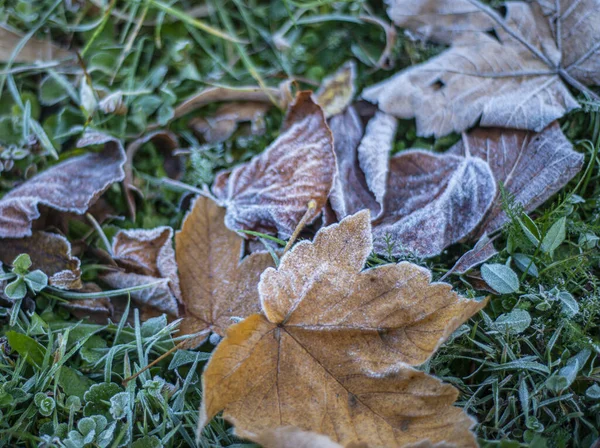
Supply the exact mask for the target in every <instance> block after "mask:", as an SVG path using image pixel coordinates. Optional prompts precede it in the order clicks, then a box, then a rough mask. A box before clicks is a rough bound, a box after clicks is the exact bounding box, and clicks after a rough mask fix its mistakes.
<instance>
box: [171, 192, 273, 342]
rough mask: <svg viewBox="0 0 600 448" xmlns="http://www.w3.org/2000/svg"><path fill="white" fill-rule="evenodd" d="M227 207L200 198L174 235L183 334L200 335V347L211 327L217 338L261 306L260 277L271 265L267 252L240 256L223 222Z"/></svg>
mask: <svg viewBox="0 0 600 448" xmlns="http://www.w3.org/2000/svg"><path fill="white" fill-rule="evenodd" d="M224 218H225V209H223V208H221V207H219V206H218V205H217V204H215V203H214V202H213V201H212V200H210V199H208V198H205V197H202V196H200V197H199V198H198V199H197V200H196V202H195V203H194V205H193V207H192V210H191V211H190V212H189V213H188V215H187V216H186V218H185V220H184V222H183V225H182V227H181V231H180V232H178V233H177V236H176V239H175V241H176V254H177V264H178V265H179V280H180V282H181V293H182V300H183V303H184V305H185V315H184V319H183V322H182V323H181V327H180V329H181V332H182V333H184V334H194V333H200V335H199V336H198V337H197V338H194V339H192V340H191V341H190V345H198V344H199V343H200V342H202V341H203V340H204V339H206V337H207V336H208V332H209V331H213V332H215V333H217V334H218V335H220V336H224V335H225V330H226V329H227V327H229V325H231V324H233V322H234V320H233V319H234V318H239V319H243V318H245V317H247V316H248V315H250V314H252V313H255V312H257V311H258V310H259V309H260V304H259V300H258V289H257V285H258V280H259V277H260V274H261V273H262V272H263V271H264V270H265V269H266V268H267V267H270V266H273V264H274V263H273V258H272V257H271V255H270V254H269V253H268V252H265V251H262V252H255V253H253V254H251V255H248V256H247V257H245V258H243V259H241V257H242V247H243V242H244V240H243V238H242V237H240V236H239V235H238V234H236V233H235V232H232V231H231V230H229V229H227V228H226V227H225V225H224V224H223V221H224Z"/></svg>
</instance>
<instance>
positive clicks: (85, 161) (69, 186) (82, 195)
mask: <svg viewBox="0 0 600 448" xmlns="http://www.w3.org/2000/svg"><path fill="white" fill-rule="evenodd" d="M100 144H104V150H103V151H102V152H99V153H93V152H90V153H87V154H85V155H83V156H78V157H73V158H71V159H69V160H66V161H64V162H61V163H59V164H57V165H55V166H53V167H52V168H49V169H47V170H46V171H44V172H42V173H40V174H38V175H37V176H34V177H33V178H31V179H30V180H28V181H27V182H25V183H24V184H22V185H20V186H19V187H17V188H14V189H13V190H11V191H9V192H8V193H7V194H6V195H5V196H4V197H3V198H2V199H0V238H20V237H25V236H30V235H31V223H32V221H34V220H35V219H37V218H39V217H40V211H39V207H40V206H41V205H45V206H48V207H50V208H53V209H55V210H58V211H61V212H72V213H77V214H83V213H85V212H86V210H87V209H88V208H89V207H90V205H91V204H93V203H94V202H95V201H96V200H97V199H98V198H99V197H100V195H101V194H102V193H104V191H106V189H107V188H108V187H109V186H110V185H112V184H113V183H115V182H119V181H121V180H123V177H124V172H123V164H124V163H125V152H124V151H123V147H122V146H121V144H120V143H119V141H118V140H116V139H114V138H112V137H109V136H107V135H104V134H99V133H95V132H93V133H92V132H90V133H88V134H86V135H84V136H83V137H82V138H81V140H80V141H79V142H78V146H80V147H81V146H88V145H100Z"/></svg>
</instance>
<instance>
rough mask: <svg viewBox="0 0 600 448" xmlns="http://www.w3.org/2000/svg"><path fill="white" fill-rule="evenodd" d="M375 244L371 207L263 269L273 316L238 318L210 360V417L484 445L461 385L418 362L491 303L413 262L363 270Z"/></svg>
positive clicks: (267, 312)
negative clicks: (434, 279) (463, 402)
mask: <svg viewBox="0 0 600 448" xmlns="http://www.w3.org/2000/svg"><path fill="white" fill-rule="evenodd" d="M371 249H372V242H371V225H370V214H369V212H368V211H366V210H365V211H362V212H359V213H357V214H356V215H352V216H350V217H348V218H346V219H344V220H342V221H341V222H340V223H339V224H335V225H332V226H330V227H327V228H324V229H321V230H320V231H319V232H318V233H317V235H316V236H315V239H314V242H308V241H302V242H300V243H298V244H297V245H296V246H295V247H294V248H293V249H292V250H290V251H289V252H287V253H286V254H285V255H284V256H283V257H282V259H281V263H280V265H279V268H278V269H277V270H275V269H273V268H269V269H267V270H266V271H265V272H264V273H263V274H262V276H261V281H260V283H259V294H260V299H261V305H262V311H263V313H264V314H254V315H251V316H249V317H248V318H247V319H246V320H244V321H243V322H241V323H239V324H236V325H234V326H232V327H230V328H229V330H228V332H227V337H226V338H225V339H224V340H223V341H221V343H220V344H219V345H218V347H217V348H216V350H215V352H214V353H213V355H212V358H211V360H210V361H209V363H208V365H207V367H206V370H205V372H204V376H203V394H204V399H203V401H202V409H201V415H200V424H201V426H203V425H205V424H206V423H207V422H208V420H209V419H211V418H212V417H214V415H215V414H216V413H218V412H219V411H221V410H223V411H224V417H225V418H226V419H228V420H230V421H231V422H232V423H233V424H234V425H235V427H236V432H237V434H238V435H240V436H242V437H247V438H250V439H253V438H255V437H257V435H260V434H262V433H263V432H264V431H268V430H272V429H274V428H277V427H281V426H294V427H298V428H300V429H301V430H304V431H314V432H318V433H321V434H324V435H326V436H328V437H330V438H331V439H332V440H333V441H334V442H337V443H339V444H342V445H346V444H349V443H355V442H366V443H368V444H369V446H373V447H382V446H385V447H393V446H402V445H405V444H410V443H414V442H419V441H422V440H429V441H431V442H433V443H436V442H440V441H446V442H449V443H455V444H456V445H458V446H462V447H475V446H477V444H476V442H475V437H474V435H473V434H472V433H471V432H470V430H469V429H470V428H471V426H472V425H473V421H472V420H471V418H470V417H469V416H467V415H466V414H465V413H464V412H463V411H462V410H461V409H459V408H456V407H454V406H452V403H454V401H455V399H456V397H457V395H458V392H457V391H456V389H454V388H453V387H452V386H450V385H445V384H442V383H441V382H440V381H439V380H438V379H436V378H433V377H431V376H429V375H427V374H425V373H423V372H420V371H416V370H414V369H412V368H411V367H410V366H411V365H417V364H421V363H422V362H424V361H425V360H427V359H428V358H429V357H430V356H431V354H432V353H433V352H434V351H435V350H436V349H437V348H438V347H439V345H440V344H441V343H442V342H443V341H444V340H445V339H446V338H447V337H448V336H449V335H450V334H451V333H452V331H453V330H454V329H456V328H457V327H458V326H459V325H460V324H461V323H463V322H464V321H465V320H466V319H468V318H469V317H470V316H471V315H473V314H474V313H475V312H477V311H478V310H479V309H481V308H482V307H483V306H484V303H479V302H474V301H469V300H466V299H463V298H461V297H459V296H458V295H457V294H456V293H454V292H452V290H451V286H450V285H447V284H443V283H431V274H430V272H429V271H427V270H426V269H423V268H421V267H419V266H416V265H413V264H411V263H407V262H403V263H399V264H390V265H385V266H380V267H377V268H373V269H368V270H365V271H362V269H363V266H364V263H365V261H366V259H367V257H368V255H369V253H370V252H371Z"/></svg>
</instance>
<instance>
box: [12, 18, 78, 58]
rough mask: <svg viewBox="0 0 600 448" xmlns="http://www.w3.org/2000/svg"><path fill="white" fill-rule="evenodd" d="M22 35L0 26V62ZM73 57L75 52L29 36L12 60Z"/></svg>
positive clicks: (18, 42) (19, 40)
mask: <svg viewBox="0 0 600 448" xmlns="http://www.w3.org/2000/svg"><path fill="white" fill-rule="evenodd" d="M23 37H24V36H23V35H22V34H20V33H18V32H17V31H14V30H12V29H10V28H8V27H7V26H6V25H1V26H0V62H2V63H4V62H7V61H8V60H9V59H10V58H11V56H12V55H13V52H14V51H15V48H16V47H17V45H19V44H20V43H21V42H22V40H23ZM70 58H73V59H75V53H72V52H70V51H67V50H64V49H62V48H60V47H59V46H57V45H55V44H53V43H52V42H50V41H49V40H40V39H36V38H34V37H30V38H29V39H28V40H27V43H25V45H24V46H23V48H21V50H20V51H19V52H18V53H16V55H15V58H14V60H13V61H14V62H30V63H33V62H38V61H41V62H48V61H56V60H61V59H70Z"/></svg>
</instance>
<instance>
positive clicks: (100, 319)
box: [60, 282, 114, 357]
mask: <svg viewBox="0 0 600 448" xmlns="http://www.w3.org/2000/svg"><path fill="white" fill-rule="evenodd" d="M80 291H81V292H83V293H87V292H102V288H100V287H99V286H98V285H97V284H95V283H91V282H88V283H84V284H83V288H81V289H80ZM60 305H61V306H63V307H65V308H67V309H68V310H69V311H70V312H71V314H73V315H74V316H75V317H77V318H78V319H84V318H85V319H89V320H91V321H92V322H96V323H98V324H106V322H107V321H108V319H109V318H112V317H113V313H114V308H113V304H112V302H111V301H110V299H109V298H108V297H100V298H96V299H80V300H69V301H67V302H64V303H61V304H60ZM81 350H82V352H83V351H84V348H82V349H81ZM82 352H81V353H82ZM83 356H84V355H83V354H82V357H83Z"/></svg>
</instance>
